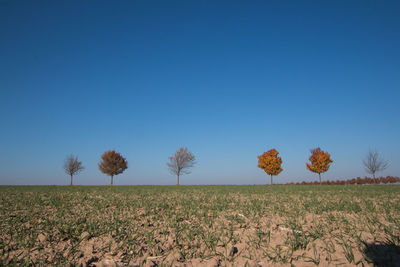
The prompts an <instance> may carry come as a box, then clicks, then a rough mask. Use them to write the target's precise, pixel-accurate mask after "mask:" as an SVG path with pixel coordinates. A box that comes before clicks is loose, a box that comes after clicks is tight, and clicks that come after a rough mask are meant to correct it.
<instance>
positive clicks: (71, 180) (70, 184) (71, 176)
mask: <svg viewBox="0 0 400 267" xmlns="http://www.w3.org/2000/svg"><path fill="white" fill-rule="evenodd" d="M70 185H72V175H71V183H70Z"/></svg>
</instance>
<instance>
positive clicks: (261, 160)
mask: <svg viewBox="0 0 400 267" xmlns="http://www.w3.org/2000/svg"><path fill="white" fill-rule="evenodd" d="M278 154H279V152H278V151H276V149H274V148H273V149H271V150H269V151H267V152H264V153H263V154H262V155H261V156H258V168H261V169H263V170H264V171H265V172H266V173H267V174H269V175H271V184H272V176H273V175H278V174H279V173H280V172H281V171H282V170H283V169H282V167H281V165H282V159H281V157H278Z"/></svg>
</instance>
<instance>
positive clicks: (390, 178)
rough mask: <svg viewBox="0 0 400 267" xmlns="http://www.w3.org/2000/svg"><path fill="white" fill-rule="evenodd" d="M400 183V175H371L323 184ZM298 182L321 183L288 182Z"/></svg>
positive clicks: (311, 183) (302, 183) (315, 183)
mask: <svg viewBox="0 0 400 267" xmlns="http://www.w3.org/2000/svg"><path fill="white" fill-rule="evenodd" d="M394 183H400V177H394V176H386V177H379V178H370V177H364V178H361V177H357V178H352V179H347V180H336V181H334V180H332V181H329V180H328V181H324V182H322V184H324V185H364V184H394ZM288 184H289V185H290V184H296V185H317V184H320V183H319V182H305V181H303V182H301V183H299V182H298V183H288Z"/></svg>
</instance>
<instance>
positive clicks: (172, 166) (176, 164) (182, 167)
mask: <svg viewBox="0 0 400 267" xmlns="http://www.w3.org/2000/svg"><path fill="white" fill-rule="evenodd" d="M168 160H169V161H168V162H167V166H168V170H169V172H170V173H172V174H174V175H176V184H177V185H179V177H180V176H181V175H183V174H189V173H190V172H191V168H193V166H194V164H195V163H196V158H195V156H194V155H193V153H192V152H190V151H189V150H188V149H187V147H185V148H183V147H181V148H179V149H178V150H177V151H175V153H174V155H173V156H172V157H169V158H168Z"/></svg>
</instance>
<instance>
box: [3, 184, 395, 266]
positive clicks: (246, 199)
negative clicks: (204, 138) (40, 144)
mask: <svg viewBox="0 0 400 267" xmlns="http://www.w3.org/2000/svg"><path fill="white" fill-rule="evenodd" d="M0 205H1V209H0V224H1V225H0V235H1V238H0V265H3V266H4V265H40V266H43V265H57V264H58V265H64V266H65V265H71V264H72V265H79V264H83V265H99V264H103V263H107V262H108V263H110V262H112V263H114V264H118V265H128V264H130V265H131V266H143V265H145V266H155V265H158V266H184V265H185V264H186V266H192V265H193V266H198V265H200V264H204V265H210V266H217V265H220V266H233V265H234V266H246V265H248V266H271V265H276V264H278V265H286V264H287V265H290V264H293V265H296V266H298V265H307V266H312V265H321V266H326V265H357V264H359V265H360V266H373V264H374V263H376V262H378V263H380V262H385V263H386V264H387V265H388V266H391V265H392V266H393V265H395V263H398V262H400V259H399V255H400V253H399V247H400V240H399V236H400V224H399V222H400V186H397V185H390V186H374V185H372V186H362V187H361V186H346V187H345V186H341V187H338V186H329V185H328V186H318V187H315V186H296V185H293V186H287V185H286V186H283V185H276V186H273V187H266V186H183V187H182V186H179V187H177V186H114V187H105V186H75V187H56V186H42V187H39V186H37V187H10V186H2V187H0Z"/></svg>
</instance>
